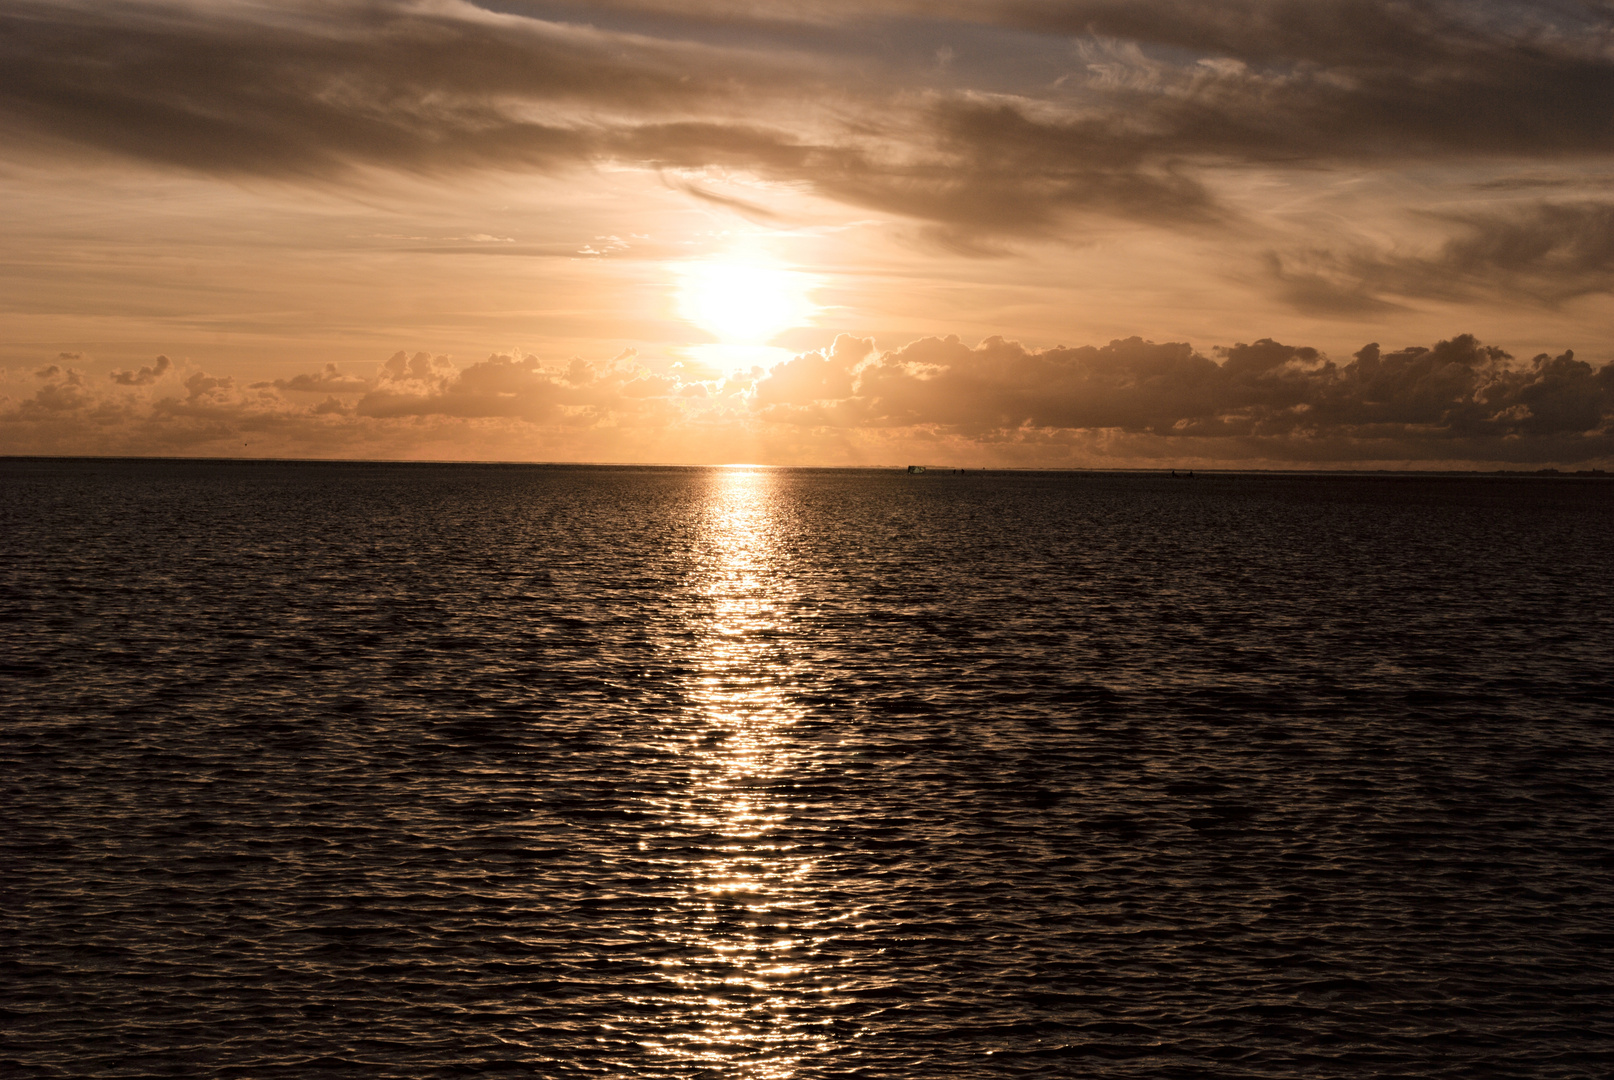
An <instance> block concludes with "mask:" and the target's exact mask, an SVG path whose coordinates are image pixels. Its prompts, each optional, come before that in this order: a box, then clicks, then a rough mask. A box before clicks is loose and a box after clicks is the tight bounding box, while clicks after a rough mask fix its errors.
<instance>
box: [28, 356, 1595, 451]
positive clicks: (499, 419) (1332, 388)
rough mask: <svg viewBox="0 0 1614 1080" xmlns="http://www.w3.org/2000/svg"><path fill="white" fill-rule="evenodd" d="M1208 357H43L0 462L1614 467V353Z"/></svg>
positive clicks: (33, 375) (33, 374)
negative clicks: (276, 372) (505, 451)
mask: <svg viewBox="0 0 1614 1080" xmlns="http://www.w3.org/2000/svg"><path fill="white" fill-rule="evenodd" d="M1217 352H1218V353H1219V354H1220V355H1219V356H1217V357H1216V358H1212V357H1207V356H1205V355H1203V354H1202V353H1200V352H1198V351H1196V350H1195V349H1194V348H1193V347H1192V346H1190V345H1188V344H1185V343H1165V344H1156V343H1154V342H1149V341H1144V340H1142V339H1140V338H1131V339H1127V340H1121V341H1112V342H1110V343H1109V344H1108V345H1105V346H1102V347H1094V346H1085V347H1081V348H1064V347H1056V348H1049V349H1028V348H1026V347H1025V346H1023V345H1021V344H1020V343H1018V342H1013V341H1006V340H1004V339H1002V338H989V339H987V340H986V341H983V342H981V343H980V344H978V345H975V346H973V347H972V346H969V345H966V344H964V343H963V342H962V341H960V340H959V339H958V338H956V337H948V338H925V339H923V340H919V341H914V342H910V343H909V344H907V345H905V346H903V347H901V348H898V349H892V350H880V349H877V348H876V347H875V343H874V342H873V340H871V339H867V338H853V337H851V336H850V335H842V336H840V337H838V338H837V339H836V340H835V343H834V345H833V346H832V347H831V348H829V349H825V350H822V351H816V352H810V353H803V354H799V355H797V356H795V357H793V358H792V359H790V360H788V361H786V362H784V363H781V364H778V365H776V366H774V367H773V368H771V369H766V370H764V369H754V370H752V371H749V372H745V373H741V374H738V375H731V376H729V377H725V378H720V379H711V380H703V379H700V378H697V377H694V376H693V375H686V376H680V375H677V374H675V375H670V376H663V375H657V374H654V373H652V372H650V371H648V370H647V369H646V368H644V367H643V365H641V364H639V363H638V362H637V360H636V358H635V357H634V356H632V355H631V354H628V355H624V356H622V357H618V358H616V359H614V360H612V361H609V362H605V363H589V362H586V361H582V360H573V361H571V362H569V363H567V364H564V365H555V366H548V365H545V364H544V363H543V362H541V361H540V360H539V359H538V358H537V357H534V356H530V355H528V356H510V355H494V356H490V357H488V358H487V359H485V360H482V361H479V362H476V363H472V364H468V365H464V366H461V365H459V364H457V363H455V362H454V361H453V360H452V359H450V358H448V357H444V356H433V355H431V354H428V353H424V352H417V353H415V354H413V355H410V354H408V353H405V352H401V351H400V352H398V353H395V354H394V355H393V356H392V357H391V358H390V359H388V360H387V361H385V362H384V363H382V364H379V365H377V366H376V368H375V369H374V371H373V372H371V373H370V374H368V375H359V374H354V373H347V372H341V371H338V370H337V369H336V367H335V365H326V367H325V368H324V369H323V370H320V371H316V372H304V373H301V374H299V375H297V376H295V377H293V378H291V379H280V380H275V381H274V382H258V383H252V384H248V385H240V384H238V383H237V382H236V381H235V380H234V379H232V378H228V377H222V378H221V377H216V376H212V375H209V374H207V373H206V372H204V371H200V370H196V371H193V372H191V373H190V374H188V375H183V373H182V372H180V371H179V370H178V368H177V367H176V365H174V364H173V363H172V362H171V361H170V360H169V358H168V357H166V356H160V357H158V358H157V361H156V363H155V364H154V365H150V366H146V367H143V368H141V370H140V371H139V372H138V373H131V372H126V371H119V372H114V373H112V374H111V375H109V376H108V377H107V378H106V379H105V380H104V381H103V382H100V383H98V382H97V381H96V380H93V379H92V378H90V377H88V376H86V375H85V373H84V372H83V371H81V370H79V369H77V368H74V367H71V366H64V364H63V363H60V362H58V363H54V364H51V365H49V366H47V367H45V368H42V369H40V370H38V371H36V372H34V373H32V377H33V379H34V381H35V383H36V384H37V388H36V389H34V391H33V393H32V395H31V396H28V397H26V398H23V399H22V400H21V401H19V402H17V403H16V404H14V405H13V406H12V407H11V408H10V409H9V410H8V411H6V412H4V413H0V433H3V434H4V437H5V438H6V439H7V440H8V441H10V443H11V445H9V446H8V445H6V444H4V443H0V450H6V451H11V452H18V450H19V449H20V448H23V447H32V448H35V449H37V450H43V451H47V452H50V451H54V452H74V451H76V452H86V453H99V454H136V455H164V454H179V455H209V454H217V455H223V456H228V455H230V454H231V453H232V452H234V451H235V448H236V447H237V445H238V444H243V443H244V444H245V445H248V446H250V445H251V444H252V443H253V442H256V443H257V444H258V446H259V447H260V452H268V453H277V452H278V453H293V454H295V453H299V452H301V453H307V452H309V451H312V452H313V453H314V454H316V455H324V456H382V457H385V456H404V457H413V456H425V457H467V456H468V457H476V456H478V453H479V452H480V453H481V454H483V455H486V456H494V457H497V456H499V448H501V447H503V448H509V447H514V448H516V450H517V454H516V456H527V457H530V458H536V459H548V460H563V459H566V458H567V457H569V456H571V455H569V454H568V452H567V451H568V450H575V449H576V448H577V447H579V446H582V447H603V446H609V445H617V446H625V447H629V448H632V449H636V450H638V451H639V452H640V455H641V459H642V455H643V453H645V452H646V451H648V450H651V448H657V447H659V448H661V449H662V451H663V453H664V454H666V455H667V456H665V457H663V458H661V459H660V460H672V461H677V460H684V459H685V458H681V457H680V456H679V455H678V453H677V452H676V451H669V450H668V448H669V447H677V446H681V447H684V448H686V449H685V454H686V455H687V456H688V458H689V459H692V460H696V461H699V460H702V459H703V457H702V452H703V451H704V450H707V449H710V448H713V446H714V444H715V446H720V447H735V448H738V447H746V448H749V449H752V450H756V449H760V450H761V451H762V454H763V456H764V457H779V458H780V459H781V460H782V461H784V462H788V461H790V460H793V459H795V458H798V457H799V456H801V455H803V454H810V455H811V456H813V457H814V458H816V459H817V460H820V461H824V462H827V463H833V464H872V463H877V462H879V461H882V460H883V459H882V457H881V455H887V456H889V455H891V454H908V455H910V456H911V455H913V454H920V455H923V454H926V453H929V454H932V455H935V454H941V455H942V456H943V457H946V458H948V460H951V461H952V462H953V463H955V464H968V465H983V464H985V465H1025V464H1043V465H1069V466H1091V465H1100V466H1102V465H1112V466H1137V465H1150V464H1158V463H1159V462H1161V461H1163V460H1170V461H1182V462H1199V463H1204V462H1230V463H1242V464H1246V465H1250V464H1258V465H1268V464H1273V463H1285V462H1287V463H1311V464H1326V463H1342V462H1348V463H1352V464H1358V465H1384V464H1386V463H1399V464H1408V465H1422V466H1430V465H1438V466H1449V465H1452V464H1454V463H1464V462H1468V463H1473V462H1486V463H1495V464H1498V465H1518V464H1522V463H1530V462H1538V461H1543V460H1550V461H1554V462H1561V463H1565V464H1584V463H1587V462H1594V461H1601V460H1606V459H1608V458H1609V457H1610V456H1611V455H1614V364H1604V365H1602V366H1600V367H1595V368H1594V367H1593V366H1592V365H1591V364H1588V363H1586V362H1584V361H1581V360H1577V359H1576V358H1575V356H1574V354H1573V352H1568V351H1566V352H1564V353H1562V354H1560V355H1557V356H1553V355H1550V354H1546V353H1543V354H1540V355H1538V356H1536V357H1534V358H1533V359H1532V360H1530V361H1529V362H1528V363H1524V364H1519V363H1516V362H1515V361H1514V358H1513V357H1511V356H1509V355H1508V354H1507V353H1506V352H1504V351H1503V350H1501V349H1499V348H1497V347H1495V346H1489V345H1484V344H1481V343H1480V342H1478V341H1476V340H1475V339H1474V338H1473V337H1472V336H1470V335H1460V336H1458V337H1456V338H1452V339H1450V340H1445V341H1440V342H1438V343H1436V344H1435V345H1434V346H1432V347H1425V346H1411V347H1406V348H1401V349H1396V350H1393V351H1387V350H1385V349H1383V348H1381V347H1380V346H1379V345H1378V344H1377V343H1369V344H1367V345H1364V346H1363V347H1362V348H1361V349H1359V350H1357V351H1356V353H1355V354H1354V355H1353V356H1352V357H1350V358H1349V360H1347V361H1345V362H1344V363H1339V362H1336V361H1335V360H1333V359H1331V358H1329V357H1327V356H1325V355H1324V354H1322V353H1321V352H1319V351H1318V350H1316V349H1314V348H1310V347H1307V346H1293V345H1285V344H1282V343H1279V342H1276V341H1272V340H1270V339H1261V340H1257V341H1255V342H1253V343H1249V344H1242V343H1241V344H1238V345H1234V346H1231V347H1229V348H1225V349H1220V350H1217ZM13 374H15V373H13ZM164 381H166V382H167V383H168V384H170V385H167V386H159V385H158V384H160V383H162V382H164ZM135 387H138V388H139V389H138V390H132V389H131V388H135ZM316 399H317V400H316ZM422 447H426V448H429V449H428V450H427V452H425V453H421V448H422ZM455 447H458V448H461V449H460V452H457V453H456V452H454V450H453V448H455ZM445 448H447V449H446V450H445ZM466 451H468V452H466ZM523 451H524V452H525V453H524V455H523V453H522V452H523ZM652 452H653V451H652Z"/></svg>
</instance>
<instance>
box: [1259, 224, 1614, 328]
mask: <svg viewBox="0 0 1614 1080" xmlns="http://www.w3.org/2000/svg"><path fill="white" fill-rule="evenodd" d="M1440 220H1441V222H1442V223H1443V224H1445V225H1447V226H1448V227H1450V228H1452V229H1453V230H1454V235H1453V236H1451V237H1450V238H1449V239H1447V240H1446V241H1445V242H1444V243H1443V244H1441V245H1440V246H1439V247H1438V248H1437V249H1436V250H1435V251H1434V252H1432V253H1430V254H1427V255H1408V254H1395V253H1386V252H1380V251H1356V252H1346V253H1339V252H1333V251H1328V250H1326V249H1323V250H1319V249H1313V250H1309V251H1302V252H1292V253H1289V254H1287V255H1280V254H1278V253H1271V254H1269V255H1268V268H1269V270H1270V271H1271V274H1272V277H1273V279H1274V280H1275V281H1276V282H1277V284H1278V287H1279V295H1280V296H1281V297H1282V298H1283V299H1284V300H1286V301H1288V302H1289V303H1290V304H1291V305H1292V306H1294V307H1296V308H1298V309H1299V310H1302V311H1306V312H1308V313H1311V314H1319V315H1327V316H1333V317H1356V316H1362V315H1372V314H1378V313H1380V312H1384V311H1389V310H1392V309H1393V308H1395V307H1396V306H1398V305H1396V304H1395V303H1393V302H1392V301H1391V300H1389V299H1387V297H1392V296H1393V297H1411V298H1428V299H1436V300H1449V301H1468V300H1475V299H1502V300H1509V301H1518V300H1528V301H1531V302H1535V303H1540V304H1545V305H1549V306H1551V305H1556V304H1560V303H1563V302H1564V301H1567V300H1571V299H1574V298H1575V297H1578V296H1587V295H1591V294H1595V293H1607V292H1609V291H1610V290H1614V204H1611V203H1604V202H1579V203H1534V204H1529V205H1525V206H1514V207H1510V208H1507V209H1504V210H1497V211H1489V212H1484V213H1470V214H1464V215H1444V216H1443V217H1442V218H1441V219H1440Z"/></svg>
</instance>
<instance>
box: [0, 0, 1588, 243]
mask: <svg viewBox="0 0 1614 1080" xmlns="http://www.w3.org/2000/svg"><path fill="white" fill-rule="evenodd" d="M612 8H615V9H617V10H616V18H615V21H614V22H612V23H611V24H610V25H609V27H606V26H590V25H586V22H587V21H588V20H589V19H590V18H591V17H597V18H598V19H599V21H601V22H602V23H603V22H606V21H608V20H604V18H603V16H604V15H605V14H608V13H610V10H611V9H612ZM646 9H659V13H658V14H657V16H656V19H655V20H654V21H645V22H642V24H641V23H638V22H635V21H634V19H635V16H634V12H635V11H643V10H646ZM545 11H548V12H550V13H551V14H552V17H551V18H548V19H545V18H539V17H537V14H538V13H542V12H545ZM781 12H783V13H786V14H788V15H790V16H792V17H793V18H794V22H792V21H791V19H790V18H786V17H785V16H784V15H782V14H781ZM562 14H564V15H568V16H569V17H570V18H571V19H573V20H575V21H573V22H566V21H563V20H562V19H561V18H560V16H561V15H562ZM747 25H750V26H751V27H752V28H753V29H752V31H751V32H750V33H749V34H747V33H742V32H741V29H743V28H744V27H745V26H747ZM737 28H739V29H737ZM918 29H923V30H924V31H925V33H927V34H931V35H933V36H934V35H935V34H939V33H942V32H944V31H945V32H947V33H949V34H951V35H953V36H955V37H958V38H959V39H960V40H961V41H968V40H970V35H972V34H976V35H978V34H982V33H986V32H987V31H989V30H1011V29H1012V30H1014V31H1017V32H1020V33H1022V34H1024V33H1030V34H1034V35H1041V36H1042V38H1045V39H1046V40H1047V42H1048V43H1049V45H1048V47H1049V48H1052V47H1053V46H1054V45H1055V44H1058V45H1059V48H1060V49H1062V50H1064V55H1065V61H1064V64H1065V68H1066V71H1065V74H1064V76H1063V77H1061V78H1059V79H1058V80H1054V81H1052V82H1049V81H1028V80H1026V79H1025V78H1023V77H1022V78H1017V76H1016V70H1017V67H1016V63H1015V58H1014V57H1013V56H1009V55H1001V56H998V57H997V58H996V59H995V60H994V61H993V62H992V63H991V64H989V65H988V67H989V68H990V70H987V71H986V72H985V73H984V74H982V75H981V76H980V78H981V80H982V81H981V84H980V85H975V84H972V83H969V82H964V83H958V82H946V81H943V82H937V83H926V82H924V81H923V80H920V79H919V78H918V77H917V76H915V75H913V71H912V69H911V68H910V67H907V66H904V65H903V64H901V63H897V62H896V61H895V60H892V61H891V62H890V63H886V64H880V63H872V64H871V63H867V62H863V60H862V59H860V58H863V57H866V55H867V49H868V46H867V45H866V44H864V42H866V41H867V40H869V39H881V40H885V39H900V38H901V37H902V36H903V34H904V33H905V32H907V31H909V30H913V31H914V32H915V33H916V34H917V30H918ZM875 31H879V32H875ZM1611 35H1614V13H1611V12H1610V10H1609V9H1608V8H1607V6H1606V5H1598V4H1591V3H1586V4H1575V3H1564V4H1536V5H1528V4H1472V3H1470V4H1461V5H1460V4H1452V3H1435V2H1430V0H1412V2H1402V3H1387V2H1369V0H1284V2H1273V0H1242V2H1240V0H1234V2H1227V0H1216V2H1211V0H1153V2H1147V0H1146V2H1128V3H1115V2H1107V3H1099V2H1081V0H1074V2H1061V3H1053V2H1037V0H1003V2H1001V3H968V2H956V3H951V4H946V3H944V4H930V3H926V4H918V3H914V4H884V5H881V4H870V5H856V6H852V5H847V4H833V3H830V4H801V5H792V6H790V7H789V8H780V7H779V6H777V5H754V4H726V5H702V4H699V3H695V4H680V5H657V4H638V5H635V4H617V5H609V4H606V5H598V4H597V5H588V6H582V7H577V6H573V7H566V6H554V5H548V6H546V5H542V4H532V5H526V6H523V5H520V4H514V5H507V6H504V7H503V8H502V9H501V10H499V11H493V10H490V9H486V8H482V7H477V6H474V5H472V4H469V3H451V2H445V3H435V4H425V3H409V2H404V0H369V2H365V3H357V2H341V0H338V2H333V3H329V4H323V5H312V4H283V5H279V6H273V5H245V4H233V3H232V4H218V5H207V6H202V5H187V4H178V3H159V2H145V3H130V2H124V3H95V4H88V3H73V2H65V3H48V4H47V3H40V2H34V0H13V2H12V3H10V4H8V5H6V7H5V8H4V10H3V11H0V125H3V127H0V130H3V131H4V132H5V133H6V135H7V137H8V139H10V140H12V141H13V145H14V146H18V147H30V148H32V149H33V150H34V151H36V152H45V153H49V152H60V151H61V150H63V149H65V148H72V147H77V148H81V149H90V150H93V151H96V152H103V153H112V154H117V155H125V156H129V157H133V158H137V159H142V160H145V161H148V162H154V163H159V164H163V165H170V166H178V167H183V168H187V169H192V170H199V171H202V172H207V173H213V174H219V175H246V176H274V177H298V176H306V177H326V178H329V177H333V176H337V175H344V174H348V173H350V172H351V171H352V170H353V169H355V168H358V167H381V168H391V169H398V170H404V171H411V172H420V173H446V172H452V171H455V170H464V169H477V168H496V169H508V170H553V169H563V168H568V167H576V166H582V165H588V164H591V163H599V162H606V161H625V162H631V163H636V164H640V165H645V166H655V167H662V168H669V169H701V168H707V167H713V166H723V167H736V168H745V169H751V170H754V171H755V172H757V173H758V174H760V175H762V176H765V177H767V178H770V179H775V180H782V181H788V182H794V183H799V184H803V185H805V186H807V187H810V188H811V189H813V190H816V191H818V192H819V193H820V194H822V195H825V196H827V197H830V198H833V199H838V200H841V201H843V202H845V203H848V204H851V205H856V206H860V207H868V208H875V209H879V210H883V211H888V212H891V213H895V214H900V215H906V216H908V217H911V218H914V219H918V220H920V221H923V222H928V223H931V224H933V225H934V226H935V227H937V228H938V229H942V230H950V231H951V232H953V233H954V234H957V235H959V236H967V235H982V234H985V235H991V234H1004V235H1016V234H1022V235H1025V234H1037V233H1039V232H1042V231H1045V230H1047V229H1049V228H1050V227H1051V226H1052V224H1053V223H1054V222H1055V221H1056V220H1057V218H1058V217H1059V216H1060V215H1062V214H1064V213H1066V212H1068V211H1072V210H1076V211H1098V212H1102V213H1106V214H1114V215H1119V216H1122V217H1126V218H1131V219H1137V220H1146V221H1160V222H1167V223H1172V222H1178V223H1186V224H1196V223H1205V222H1214V221H1216V220H1218V219H1219V218H1220V217H1221V216H1222V215H1223V214H1224V213H1225V211H1223V210H1221V209H1220V208H1218V207H1217V206H1216V205H1215V202H1214V199H1213V198H1212V196H1211V195H1210V194H1209V193H1208V192H1207V190H1206V188H1205V187H1204V185H1203V184H1202V183H1201V182H1200V181H1199V180H1197V179H1196V177H1195V175H1194V169H1195V168H1196V167H1198V166H1202V165H1209V164H1226V163H1235V164H1236V163H1246V164H1248V163H1280V164H1298V165H1305V164H1316V163H1327V162H1339V161H1406V162H1414V163H1428V162H1429V161H1432V160H1433V161H1440V160H1452V159H1478V158H1485V159H1494V158H1495V157H1497V156H1499V155H1500V156H1503V157H1511V158H1519V159H1532V158H1558V157H1562V156H1563V155H1573V154H1592V153H1604V152H1607V151H1609V150H1610V149H1614V125H1611V124H1609V122H1608V117H1607V108H1606V102H1608V101H1609V100H1611V99H1614V57H1611V54H1610V52H1609V50H1608V49H1607V47H1606V45H1607V43H1608V41H1609V40H1610V38H1611ZM1073 39H1074V41H1075V45H1074V46H1072V44H1071V42H1072V40H1073ZM983 48H984V46H983ZM967 53H968V50H967V49H966V50H965V54H966V55H967ZM957 68H958V65H957V64H952V65H948V70H949V71H953V70H956V69H957Z"/></svg>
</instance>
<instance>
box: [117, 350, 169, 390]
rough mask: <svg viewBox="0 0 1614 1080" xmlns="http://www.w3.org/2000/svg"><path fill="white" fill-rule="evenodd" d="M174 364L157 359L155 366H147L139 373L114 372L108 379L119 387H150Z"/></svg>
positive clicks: (165, 358) (164, 359) (163, 358)
mask: <svg viewBox="0 0 1614 1080" xmlns="http://www.w3.org/2000/svg"><path fill="white" fill-rule="evenodd" d="M173 366H174V362H173V361H172V360H170V359H168V357H166V356H159V357H157V362H156V363H155V364H147V365H146V366H144V367H142V368H141V369H140V370H139V371H114V372H112V373H111V374H110V375H109V376H107V377H108V378H110V379H111V380H112V381H113V382H115V383H117V384H118V385H119V386H150V385H151V384H152V383H154V382H156V381H157V380H158V379H160V378H162V377H163V376H164V375H166V374H168V372H169V371H170V370H172V368H173Z"/></svg>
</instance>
